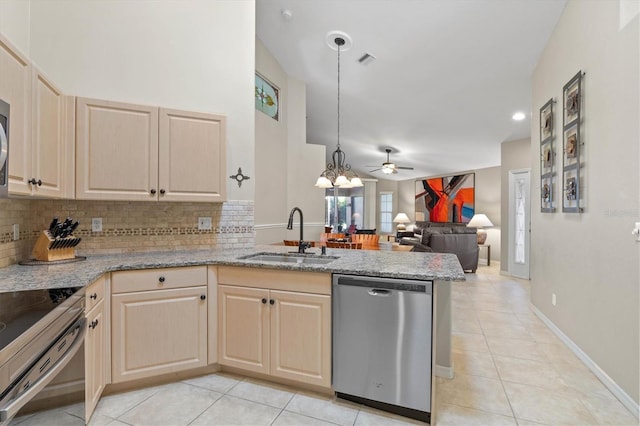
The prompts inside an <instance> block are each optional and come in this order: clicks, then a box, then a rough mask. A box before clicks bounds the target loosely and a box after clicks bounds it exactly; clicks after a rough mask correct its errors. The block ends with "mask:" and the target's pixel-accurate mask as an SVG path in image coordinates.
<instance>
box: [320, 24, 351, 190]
mask: <svg viewBox="0 0 640 426" xmlns="http://www.w3.org/2000/svg"><path fill="white" fill-rule="evenodd" d="M331 36H332V38H333V43H335V45H336V47H337V50H338V141H337V147H336V150H335V151H333V154H332V155H331V162H330V163H328V164H327V168H326V169H325V170H324V171H323V172H322V173H320V177H319V178H318V180H317V181H316V185H315V186H317V187H318V188H332V187H335V186H338V187H340V188H354V187H357V186H363V183H362V180H360V178H359V177H358V175H357V174H356V173H355V172H353V171H352V170H351V165H350V164H349V163H347V156H346V154H345V153H344V151H343V150H341V149H340V49H341V48H342V47H343V46H344V45H345V38H344V37H348V36H346V34H342V33H339V32H338V33H335V34H334V33H332V34H331Z"/></svg>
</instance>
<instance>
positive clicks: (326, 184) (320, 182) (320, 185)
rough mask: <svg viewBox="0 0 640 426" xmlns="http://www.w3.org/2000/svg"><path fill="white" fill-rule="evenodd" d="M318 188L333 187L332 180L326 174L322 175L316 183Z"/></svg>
mask: <svg viewBox="0 0 640 426" xmlns="http://www.w3.org/2000/svg"><path fill="white" fill-rule="evenodd" d="M315 186H317V187H318V188H331V186H332V185H331V181H330V180H329V179H327V178H326V177H325V176H320V177H319V178H318V180H317V181H316V185H315Z"/></svg>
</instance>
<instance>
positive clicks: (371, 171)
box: [367, 166, 382, 173]
mask: <svg viewBox="0 0 640 426" xmlns="http://www.w3.org/2000/svg"><path fill="white" fill-rule="evenodd" d="M367 167H375V166H367ZM378 170H382V169H380V168H378V169H373V170H369V173H373V172H377V171H378Z"/></svg>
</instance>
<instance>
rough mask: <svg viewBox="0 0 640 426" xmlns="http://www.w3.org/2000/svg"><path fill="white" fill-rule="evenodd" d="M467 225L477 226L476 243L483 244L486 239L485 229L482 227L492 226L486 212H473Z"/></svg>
mask: <svg viewBox="0 0 640 426" xmlns="http://www.w3.org/2000/svg"><path fill="white" fill-rule="evenodd" d="M467 226H473V227H475V228H478V244H484V242H485V241H487V231H485V230H484V229H482V228H486V227H488V226H493V223H491V221H490V220H489V218H488V217H487V215H486V214H482V213H480V214H474V215H473V217H472V218H471V220H470V221H469V223H467Z"/></svg>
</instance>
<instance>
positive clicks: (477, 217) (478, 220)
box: [467, 213, 493, 228]
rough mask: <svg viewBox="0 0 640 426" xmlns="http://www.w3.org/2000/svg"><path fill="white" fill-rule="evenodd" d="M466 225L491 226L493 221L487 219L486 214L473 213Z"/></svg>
mask: <svg viewBox="0 0 640 426" xmlns="http://www.w3.org/2000/svg"><path fill="white" fill-rule="evenodd" d="M467 226H473V227H475V228H485V227H487V226H493V223H491V221H490V220H489V218H488V217H487V215H486V214H482V213H480V214H474V215H473V217H472V218H471V220H470V221H469V223H467Z"/></svg>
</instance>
